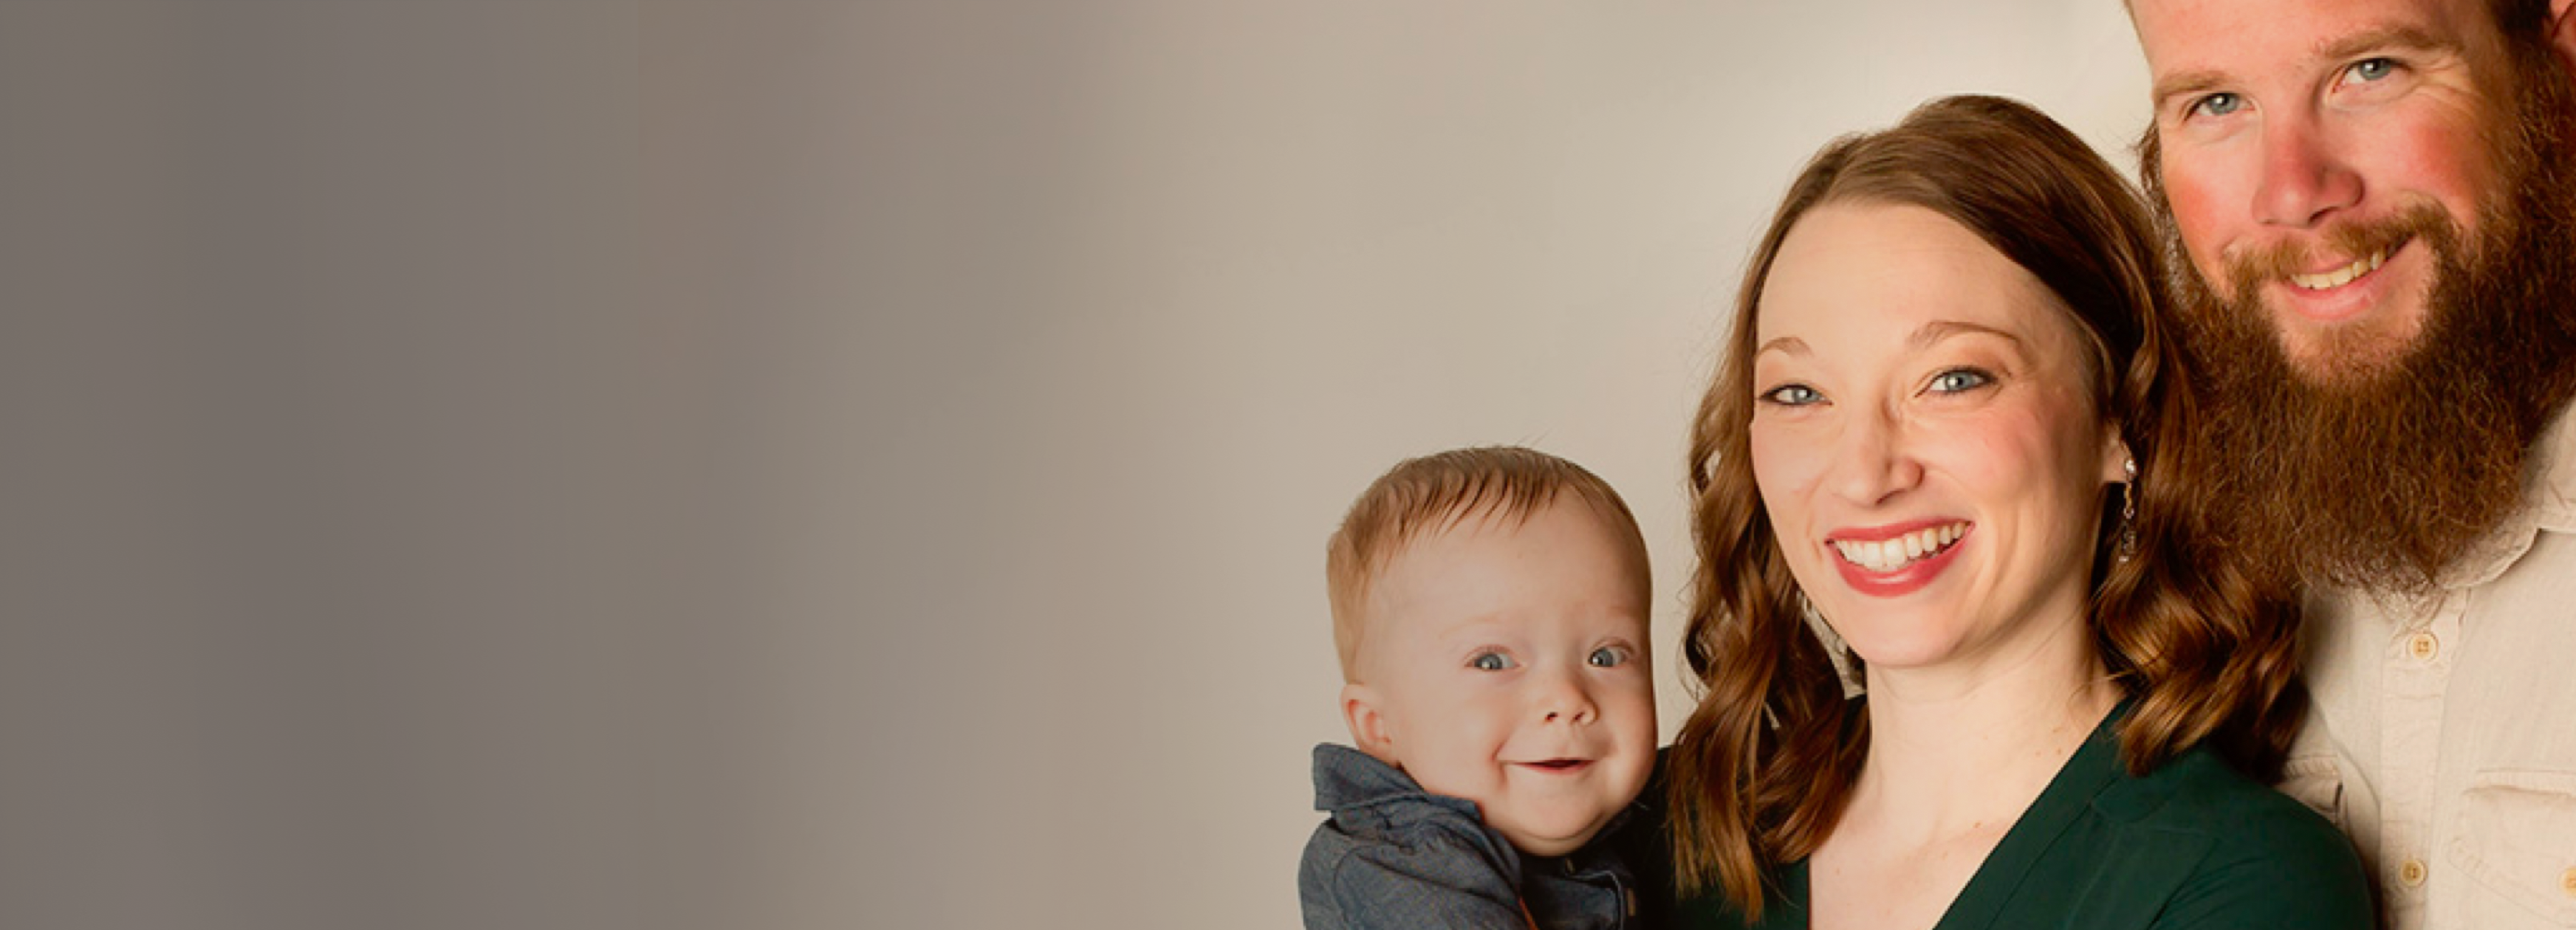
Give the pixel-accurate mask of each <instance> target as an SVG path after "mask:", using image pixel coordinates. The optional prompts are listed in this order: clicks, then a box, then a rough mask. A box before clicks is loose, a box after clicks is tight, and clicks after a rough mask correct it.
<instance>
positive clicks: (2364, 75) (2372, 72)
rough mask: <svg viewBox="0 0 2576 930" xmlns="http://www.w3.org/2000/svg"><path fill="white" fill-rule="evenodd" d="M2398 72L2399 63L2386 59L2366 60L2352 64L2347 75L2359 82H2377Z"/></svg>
mask: <svg viewBox="0 0 2576 930" xmlns="http://www.w3.org/2000/svg"><path fill="white" fill-rule="evenodd" d="M2396 70H2397V63H2396V62H2394V61H2390V60H2388V59H2386V58H2364V59H2362V60H2360V61H2356V62H2353V63H2352V67H2350V68H2347V69H2345V73H2348V74H2350V75H2352V76H2353V79H2354V80H2358V81H2365V82H2367V81H2376V80H2379V79H2381V78H2384V77H2387V76H2388V75H2389V74H2390V73H2391V72H2394V71H2396Z"/></svg>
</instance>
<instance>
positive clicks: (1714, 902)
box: [1681, 702, 2372, 930]
mask: <svg viewBox="0 0 2576 930" xmlns="http://www.w3.org/2000/svg"><path fill="white" fill-rule="evenodd" d="M2128 709H2129V707H2128V704H2127V702H2122V704H2121V705H2120V706H2119V707H2118V708H2116V709H2114V710H2112V711H2111V713H2110V715H2109V716H2107V717H2104V718H2103V720H2102V723H2101V724H2100V725H2099V726H2096V727H2095V728H2094V730H2093V734H2092V736H2090V737H2089V738H2087V739H2086V740H2085V741H2084V745H2083V746H2082V747H2081V748H2078V749H2077V750H2076V752H2075V755H2074V757H2073V758H2070V759H2068V760H2066V765H2065V766H2064V767H2063V768H2060V769H2059V770H2058V772H2057V777H2056V778H2055V779H2053V780H2051V781H2050V782H2049V783H2048V787H2047V788H2046V789H2043V790H2042V791H2041V792H2040V794H2039V798H2038V799H2037V800H2035V801H2032V802H2031V805H2030V809H2029V810H2027V811H2024V812H2023V813H2022V815H2021V819H2020V820H2018V821H2015V822H2014V823H2013V826H2012V829H2011V830H2009V831H2006V832H2005V833H2004V838H2003V839H2002V840H2001V841H2000V842H1998V843H1996V844H1995V848H1994V851H1993V852H1991V853H1988V854H1987V855H1986V861H1985V863H1984V864H1983V865H1981V866H1979V867H1978V868H1977V874H1976V875H1975V876H1973V877H1971V878H1969V879H1968V884H1967V887H1965V888H1962V889H1960V891H1959V896H1958V897H1957V898H1956V899H1953V900H1952V901H1951V902H1950V909H1949V910H1948V911H1947V912H1945V913H1943V914H1942V915H1941V922H1940V923H1938V924H1935V925H1933V930H1984V928H2025V927H2027V928H2041V927H2052V928H2053V927H2066V928H2077V927H2081V928H2086V930H2132V928H2157V930H2181V928H2197V930H2237V928H2244V930H2255V928H2261V930H2371V927H2372V917H2371V903H2370V902H2371V898H2370V886H2369V884H2368V881H2367V879H2365V878H2364V877H2363V875H2362V870H2361V862H2360V859H2359V858H2358V857H2356V856H2355V855H2354V854H2353V849H2352V846H2351V845H2350V844H2349V843H2348V842H2346V841H2345V840H2344V838H2343V835H2342V834H2341V833H2338V832H2336V830H2335V828H2334V826H2333V825H2332V824H2330V823H2327V822H2326V820H2325V818H2323V817H2321V816H2318V815H2317V813H2316V812H2315V811H2312V810H2309V809H2308V808H2307V807H2306V806H2305V805H2302V804H2300V803H2299V802H2297V801H2293V800H2291V799H2290V798H2288V797H2287V796H2284V795H2282V794H2280V793H2279V792H2276V791H2273V790H2272V789H2270V788H2267V787H2264V786H2263V785H2260V784H2257V783H2255V782H2253V781H2251V780H2248V779H2246V778H2245V777H2244V776H2242V775H2239V774H2237V773H2236V771H2235V770H2234V769H2232V768H2229V767H2228V765H2227V764H2226V763H2225V762H2222V761H2220V760H2219V758H2218V757H2217V756H2216V755H2213V754H2211V753H2210V752H2209V750H2207V749H2205V748H2200V747H2194V748H2193V749H2191V750H2190V751H2188V752H2185V753H2183V754H2181V755H2180V756H2177V757H2175V758H2174V759H2172V760H2170V761H2168V762H2166V763H2165V764H2164V765H2163V766H2161V767H2159V768H2157V769H2156V770H2155V771H2153V772H2149V773H2147V775H2145V776H2144V777H2136V776H2131V775H2130V774H2129V773H2128V769H2127V768H2126V767H2125V766H2123V765H2122V764H2121V763H2120V745H2119V737H2118V734H2117V732H2116V730H2115V728H2114V726H2113V725H2114V724H2115V723H2117V722H2118V721H2119V720H2120V719H2121V718H2122V717H2125V716H2127V714H2128ZM1807 901H1808V895H1807V863H1806V862H1805V861H1804V860H1800V861H1798V862H1792V863H1788V864H1786V865H1784V866H1783V867H1781V868H1780V869H1779V870H1778V872H1777V873H1776V874H1775V876H1774V883H1773V888H1772V894H1771V896H1770V898H1769V899H1768V900H1766V901H1765V902H1764V904H1763V909H1762V919H1761V920H1760V921H1759V922H1755V923H1746V922H1745V921H1744V919H1743V916H1742V914H1741V913H1740V912H1738V911H1737V910H1736V909H1735V908H1734V907H1733V906H1731V905H1729V904H1727V903H1726V901H1725V899H1724V898H1723V897H1722V896H1720V895H1718V894H1716V893H1715V892H1714V891H1713V890H1712V891H1711V892H1709V893H1707V894H1703V895H1701V896H1698V897H1695V898H1692V899H1689V900H1685V901H1683V902H1682V903H1681V923H1682V926H1685V927H1707V928H1730V930H1731V928H1755V930H1799V928H1804V927H1806V926H1807Z"/></svg>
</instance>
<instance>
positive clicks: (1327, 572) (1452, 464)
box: [1324, 446, 1651, 681]
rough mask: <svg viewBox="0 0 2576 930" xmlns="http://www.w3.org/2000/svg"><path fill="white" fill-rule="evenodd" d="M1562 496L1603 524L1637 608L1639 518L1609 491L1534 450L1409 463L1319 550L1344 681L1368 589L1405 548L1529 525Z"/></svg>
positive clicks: (1596, 479) (1356, 505)
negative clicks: (1483, 527)
mask: <svg viewBox="0 0 2576 930" xmlns="http://www.w3.org/2000/svg"><path fill="white" fill-rule="evenodd" d="M1568 493H1570V494H1573V495H1574V497H1575V499H1576V500H1579V501H1582V502H1583V503H1584V504H1585V505H1587V506H1589V507H1590V508H1591V509H1592V511H1593V513H1594V514H1595V515H1597V516H1599V517H1600V518H1601V519H1603V520H1604V521H1607V524H1608V526H1609V527H1610V529H1611V532H1612V535H1614V536H1615V537H1617V541H1618V542H1619V543H1620V547H1621V548H1622V549H1625V550H1626V554H1627V555H1628V557H1629V558H1630V559H1632V560H1633V564H1634V566H1635V573H1636V581H1637V588H1638V589H1639V594H1640V597H1641V599H1642V598H1643V597H1644V596H1645V594H1646V590H1645V589H1647V588H1648V587H1650V586H1651V583H1650V582H1649V581H1648V580H1647V578H1648V575H1647V566H1646V539H1645V536H1644V535H1643V534H1641V533H1639V532H1638V531H1637V518H1636V517H1635V516H1634V515H1632V514H1630V513H1629V512H1628V505H1627V504H1626V503H1623V502H1621V501H1620V500H1619V493H1618V492H1616V491H1613V490H1611V489H1610V484H1609V482H1606V481H1603V480H1601V478H1600V476H1597V475H1594V474H1593V473H1591V472H1589V471H1586V470H1584V468H1583V466H1581V465H1576V464H1574V463H1573V462H1569V461H1566V460H1564V459H1561V458H1558V457H1556V456H1553V455H1549V454H1547V453H1544V452H1540V451H1537V450H1535V449H1527V448H1522V447H1519V446H1481V447H1477V448H1472V449H1452V450H1450V451H1447V452H1439V453H1434V454H1431V455H1425V456H1421V457H1419V458H1411V459H1406V460H1404V461H1402V462H1399V463H1397V464H1396V466H1395V467H1394V468H1392V469H1388V470H1387V473H1386V474H1383V475H1380V476H1378V479H1377V480H1376V481H1374V482H1371V483H1370V484H1369V486H1368V490H1365V491H1362V492H1360V496H1359V499H1358V500H1356V501H1353V502H1352V503H1351V509H1350V512H1349V513H1347V514H1345V515H1343V517H1342V525H1341V528H1340V529H1337V530H1334V531H1333V538H1332V539H1331V540H1330V541H1329V542H1327V543H1325V545H1324V586H1325V591H1326V593H1327V595H1328V596H1330V597H1331V599H1332V609H1333V646H1334V648H1335V650H1336V651H1338V652H1339V653H1340V655H1341V660H1342V678H1343V679H1344V680H1346V681H1357V680H1359V679H1358V676H1357V672H1356V668H1357V663H1358V660H1359V653H1360V641H1361V640H1362V639H1363V638H1364V637H1365V636H1366V635H1367V626H1368V619H1369V618H1368V611H1367V610H1366V605H1367V603H1368V597H1369V589H1370V588H1371V587H1372V586H1373V585H1374V584H1375V583H1376V581H1377V578H1378V576H1379V575H1380V574H1381V573H1383V572H1384V571H1385V570H1386V567H1387V565H1388V564H1389V563H1391V562H1393V561H1394V560H1395V557H1396V555H1397V554H1398V553H1400V552H1402V551H1403V549H1404V547H1405V545H1406V544H1408V543H1410V542H1412V541H1414V540H1416V539H1420V538H1422V537H1424V536H1427V535H1430V534H1434V533H1441V532H1447V531H1448V530H1450V529H1453V528H1455V527H1457V526H1458V525H1459V524H1461V523H1465V522H1467V521H1468V520H1471V519H1475V518H1479V517H1483V518H1488V519H1497V520H1513V521H1526V520H1528V519H1529V518H1530V517H1531V516H1532V515H1534V514H1536V513H1538V512H1539V511H1540V510H1542V509H1545V508H1546V507H1547V506H1548V505H1549V504H1550V503H1553V502H1554V501H1555V500H1556V498H1557V496H1558V495H1559V494H1568Z"/></svg>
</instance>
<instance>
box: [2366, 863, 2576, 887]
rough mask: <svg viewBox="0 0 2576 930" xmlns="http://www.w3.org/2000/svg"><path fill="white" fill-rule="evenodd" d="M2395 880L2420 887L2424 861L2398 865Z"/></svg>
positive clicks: (2571, 875)
mask: <svg viewBox="0 0 2576 930" xmlns="http://www.w3.org/2000/svg"><path fill="white" fill-rule="evenodd" d="M2567 877H2568V878H2570V879H2576V870H2570V872H2569V875H2568V876H2567ZM2397 880H2398V881H2399V882H2400V883H2403V884H2404V885H2405V886H2406V887H2408V888H2413V887H2415V886H2417V885H2421V884H2423V883H2424V860H2422V859H2408V860H2406V863H2405V864H2404V865H2400V866H2398V867H2397Z"/></svg>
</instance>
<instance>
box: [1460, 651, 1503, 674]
mask: <svg viewBox="0 0 2576 930" xmlns="http://www.w3.org/2000/svg"><path fill="white" fill-rule="evenodd" d="M1467 664H1468V666H1470V667H1473V668H1476V669H1480V670H1483V671H1488V672H1499V671H1502V670H1504V669H1507V668H1510V667H1512V657H1510V656H1507V655H1504V654H1502V653H1499V652H1479V653H1476V657H1475V658H1472V659H1468V660H1467Z"/></svg>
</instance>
